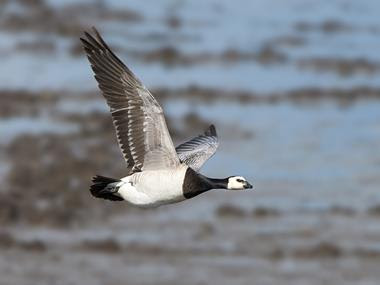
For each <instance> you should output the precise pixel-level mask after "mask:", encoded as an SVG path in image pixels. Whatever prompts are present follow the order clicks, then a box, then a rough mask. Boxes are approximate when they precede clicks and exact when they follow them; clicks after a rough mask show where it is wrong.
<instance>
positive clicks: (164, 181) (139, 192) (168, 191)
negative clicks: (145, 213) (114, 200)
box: [118, 166, 187, 207]
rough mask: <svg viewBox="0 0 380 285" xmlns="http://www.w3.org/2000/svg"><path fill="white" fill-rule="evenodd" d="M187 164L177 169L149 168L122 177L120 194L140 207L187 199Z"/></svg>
mask: <svg viewBox="0 0 380 285" xmlns="http://www.w3.org/2000/svg"><path fill="white" fill-rule="evenodd" d="M186 170H187V166H181V167H180V168H178V169H175V170H149V171H143V172H138V173H134V174H132V175H131V176H127V177H125V178H123V179H122V182H120V183H122V184H121V187H120V188H119V191H118V194H119V195H120V196H121V197H122V198H123V199H124V200H126V201H128V202H129V203H131V204H133V205H136V206H140V207H155V206H160V205H163V204H170V203H176V202H180V201H183V200H185V197H184V196H183V190H182V185H183V180H184V177H185V174H186Z"/></svg>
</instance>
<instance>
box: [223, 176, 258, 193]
mask: <svg viewBox="0 0 380 285" xmlns="http://www.w3.org/2000/svg"><path fill="white" fill-rule="evenodd" d="M251 188H253V186H252V185H251V184H250V183H249V182H248V181H247V180H246V179H245V178H244V177H243V176H230V177H228V184H227V189H228V190H244V189H251Z"/></svg>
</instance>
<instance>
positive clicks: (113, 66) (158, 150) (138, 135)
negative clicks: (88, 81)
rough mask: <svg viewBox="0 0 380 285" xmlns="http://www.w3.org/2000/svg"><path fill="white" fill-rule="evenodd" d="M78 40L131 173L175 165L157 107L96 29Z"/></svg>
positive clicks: (170, 143)
mask: <svg viewBox="0 0 380 285" xmlns="http://www.w3.org/2000/svg"><path fill="white" fill-rule="evenodd" d="M93 34H94V35H91V34H89V33H87V32H85V37H83V38H81V41H82V43H83V46H84V50H85V52H86V54H87V57H88V60H89V61H90V63H91V67H92V70H93V71H94V73H95V79H96V80H97V82H98V85H99V88H100V90H101V91H102V93H103V96H104V98H105V99H106V101H107V104H108V106H109V107H110V109H111V113H112V118H113V124H114V126H115V129H116V134H117V139H118V142H119V145H120V148H121V150H122V152H123V155H124V158H125V160H126V162H127V164H128V168H129V169H130V170H131V171H132V172H135V171H142V170H152V169H165V168H174V167H176V166H177V165H179V163H180V162H179V159H178V156H177V154H176V151H175V148H174V145H173V142H172V139H171V137H170V134H169V131H168V128H167V126H166V122H165V117H164V113H163V110H162V108H161V106H160V105H159V104H158V102H157V101H156V99H155V98H154V97H153V96H152V94H151V93H150V92H149V90H148V89H146V88H145V87H144V85H143V84H142V83H141V82H140V80H138V79H137V78H136V76H135V75H134V74H133V73H132V71H131V70H130V69H129V68H128V67H127V66H126V65H125V64H124V63H123V62H122V61H121V60H120V59H119V58H118V57H117V56H116V55H115V54H114V53H113V52H112V51H111V49H110V48H109V47H108V45H107V44H106V43H105V42H104V40H103V39H102V37H101V36H100V35H99V33H98V32H97V30H96V29H95V28H93Z"/></svg>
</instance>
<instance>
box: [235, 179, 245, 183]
mask: <svg viewBox="0 0 380 285" xmlns="http://www.w3.org/2000/svg"><path fill="white" fill-rule="evenodd" d="M236 181H237V182H240V183H243V182H244V181H243V180H242V179H236Z"/></svg>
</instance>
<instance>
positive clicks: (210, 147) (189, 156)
mask: <svg viewBox="0 0 380 285" xmlns="http://www.w3.org/2000/svg"><path fill="white" fill-rule="evenodd" d="M218 146H219V141H218V136H217V134H216V130H215V126H214V125H211V126H210V127H209V128H208V129H207V131H206V132H205V133H204V134H203V135H199V136H197V137H195V138H193V139H191V140H189V141H187V142H185V143H183V144H180V145H179V146H177V147H176V151H177V154H178V157H179V159H180V161H181V162H183V163H185V164H187V165H188V166H189V167H191V168H192V169H194V170H195V171H198V170H199V169H200V168H201V167H202V165H203V164H204V163H205V162H206V161H207V160H208V159H209V158H210V157H211V156H213V154H214V153H215V152H216V149H217V148H218Z"/></svg>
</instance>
